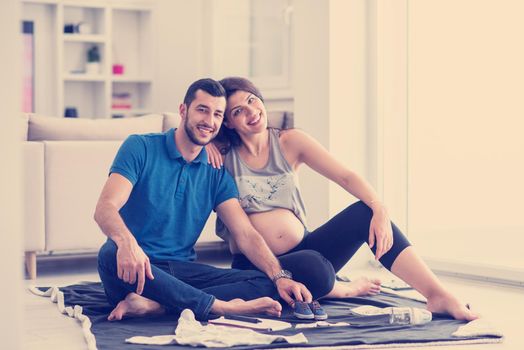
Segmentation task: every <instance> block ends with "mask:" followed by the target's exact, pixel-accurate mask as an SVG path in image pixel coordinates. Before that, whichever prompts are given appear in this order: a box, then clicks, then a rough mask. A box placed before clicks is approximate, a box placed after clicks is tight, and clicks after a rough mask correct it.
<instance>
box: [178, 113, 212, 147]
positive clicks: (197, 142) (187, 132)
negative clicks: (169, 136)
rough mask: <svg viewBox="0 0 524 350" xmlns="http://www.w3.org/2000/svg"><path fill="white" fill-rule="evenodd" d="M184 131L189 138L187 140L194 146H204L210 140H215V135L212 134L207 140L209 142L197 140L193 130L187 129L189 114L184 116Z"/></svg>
mask: <svg viewBox="0 0 524 350" xmlns="http://www.w3.org/2000/svg"><path fill="white" fill-rule="evenodd" d="M184 130H185V131H186V134H187V136H188V137H189V140H191V142H193V143H194V144H195V145H199V146H205V145H207V144H208V143H210V142H211V140H213V139H214V138H215V135H214V134H212V135H211V138H210V139H209V141H207V142H202V141H200V140H199V139H198V137H197V136H196V135H195V133H194V132H193V130H192V129H191V128H190V127H189V113H188V115H187V116H186V120H185V121H184Z"/></svg>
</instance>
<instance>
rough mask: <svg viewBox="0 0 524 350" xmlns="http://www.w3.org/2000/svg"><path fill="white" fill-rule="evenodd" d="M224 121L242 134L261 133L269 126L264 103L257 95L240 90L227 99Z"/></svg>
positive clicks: (227, 125)
mask: <svg viewBox="0 0 524 350" xmlns="http://www.w3.org/2000/svg"><path fill="white" fill-rule="evenodd" d="M224 123H225V125H226V127H228V128H230V129H235V130H236V131H237V132H238V133H240V134H246V133H259V132H261V131H262V130H264V129H266V128H267V114H266V108H265V106H264V103H263V102H262V101H261V100H260V99H259V98H258V97H257V96H256V95H254V94H252V93H250V92H247V91H242V90H239V91H237V92H235V93H234V94H232V95H231V96H229V98H228V99H227V108H226V121H225V122H224Z"/></svg>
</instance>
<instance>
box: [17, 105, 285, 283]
mask: <svg viewBox="0 0 524 350" xmlns="http://www.w3.org/2000/svg"><path fill="white" fill-rule="evenodd" d="M178 119H179V117H178V115H176V114H171V113H165V114H162V115H160V114H158V115H148V116H144V117H139V118H126V119H73V118H56V117H55V118H54V117H45V116H38V115H27V116H24V118H23V119H22V121H23V124H24V127H23V135H22V139H23V141H24V142H23V143H24V145H23V157H24V180H23V181H24V184H25V186H24V188H25V198H24V199H25V200H24V206H25V208H24V212H25V216H26V219H25V220H24V221H25V246H24V249H25V261H26V267H27V271H28V276H29V278H35V277H36V261H37V253H38V254H39V255H41V254H50V253H53V254H62V253H73V254H74V253H76V252H82V253H83V252H88V251H93V252H94V251H96V250H97V249H98V248H99V247H100V246H101V245H102V243H103V242H104V241H105V238H106V237H105V235H104V234H102V233H101V231H100V229H99V228H98V226H97V224H96V223H95V222H94V220H93V213H94V209H95V205H96V202H97V200H98V196H99V194H100V191H101V190H102V187H103V185H104V183H105V181H106V179H107V175H108V171H109V167H110V165H111V163H112V161H113V158H114V156H115V154H116V152H117V150H118V148H119V147H120V145H121V143H122V141H123V140H124V139H125V138H126V137H127V136H128V135H130V134H140V133H150V132H162V131H165V130H167V129H170V128H172V127H176V126H177V125H178ZM269 119H270V121H271V122H270V124H272V125H278V126H282V125H283V124H284V125H285V124H286V120H289V116H288V117H286V113H283V112H274V113H270V116H269ZM214 215H215V214H212V215H211V217H210V219H209V220H208V222H207V224H206V226H205V228H204V231H203V232H202V235H201V236H200V238H199V240H198V242H197V244H198V245H199V246H208V247H212V248H215V247H216V248H219V249H225V243H224V242H223V241H221V239H220V238H218V237H217V236H216V235H215V232H214V229H215V226H214V225H215V216H214Z"/></svg>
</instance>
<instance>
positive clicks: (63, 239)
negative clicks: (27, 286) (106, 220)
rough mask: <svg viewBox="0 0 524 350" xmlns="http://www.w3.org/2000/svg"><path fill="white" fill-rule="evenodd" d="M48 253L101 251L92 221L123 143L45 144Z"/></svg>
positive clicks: (101, 237)
mask: <svg viewBox="0 0 524 350" xmlns="http://www.w3.org/2000/svg"><path fill="white" fill-rule="evenodd" d="M43 143H44V146H45V194H46V195H45V212H46V216H45V219H46V221H45V227H46V250H47V251H52V250H76V249H98V248H100V246H101V245H102V243H103V242H104V241H105V239H106V236H105V235H104V234H103V233H102V232H101V231H100V229H99V228H98V225H97V224H96V222H95V221H94V220H93V214H94V212H95V207H96V203H97V201H98V197H99V196H100V192H101V191H102V188H103V187H104V183H105V182H106V180H107V176H108V173H109V168H110V167H111V163H112V162H113V158H114V157H115V154H116V153H117V151H118V148H119V147H120V145H121V143H122V142H121V141H99V142H92V141H44V142H43Z"/></svg>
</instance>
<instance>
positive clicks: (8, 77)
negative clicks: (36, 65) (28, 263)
mask: <svg viewBox="0 0 524 350" xmlns="http://www.w3.org/2000/svg"><path fill="white" fill-rule="evenodd" d="M19 21H20V9H19V2H18V1H17V0H5V1H3V2H2V11H0V42H1V43H2V55H1V56H0V76H1V77H2V83H1V84H0V98H1V101H2V103H0V118H1V119H2V127H1V128H0V150H1V152H2V153H1V156H2V171H1V172H0V235H1V236H2V237H3V239H2V244H0V276H2V286H3V288H2V292H1V294H0V303H1V306H0V307H1V310H2V315H4V316H8V317H2V319H1V321H0V339H2V348H3V349H20V348H21V345H20V335H21V320H22V307H21V300H20V295H22V293H23V290H22V283H21V281H22V266H23V265H22V259H21V257H22V244H21V240H22V239H21V237H22V229H21V202H20V198H21V197H22V196H21V187H20V185H21V184H20V180H19V179H20V177H21V169H20V166H21V165H20V139H21V132H20V131H19V128H20V122H19V118H18V116H19V114H20V106H21V99H20V89H21V81H22V75H21V73H20V72H21V71H20V69H21V68H20V53H21V47H20V41H21V40H14V39H13V38H19V37H21V35H20V22H19Z"/></svg>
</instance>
